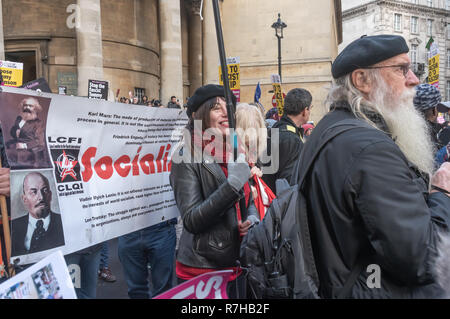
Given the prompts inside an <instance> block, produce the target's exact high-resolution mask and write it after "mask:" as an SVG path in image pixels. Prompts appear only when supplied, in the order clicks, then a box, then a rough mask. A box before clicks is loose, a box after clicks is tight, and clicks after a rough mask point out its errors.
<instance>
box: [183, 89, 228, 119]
mask: <svg viewBox="0 0 450 319" xmlns="http://www.w3.org/2000/svg"><path fill="white" fill-rule="evenodd" d="M230 94H231V98H232V99H233V103H234V104H236V97H235V96H234V94H233V93H231V92H230ZM216 96H225V89H224V87H223V86H222V85H216V84H207V85H204V86H201V87H199V88H198V89H197V90H195V92H194V95H192V96H191V97H190V98H189V100H188V102H187V111H186V114H187V116H188V117H191V116H192V113H193V112H196V111H197V110H198V108H199V107H200V106H201V105H202V104H203V103H205V102H206V101H208V100H209V99H212V98H213V97H216Z"/></svg>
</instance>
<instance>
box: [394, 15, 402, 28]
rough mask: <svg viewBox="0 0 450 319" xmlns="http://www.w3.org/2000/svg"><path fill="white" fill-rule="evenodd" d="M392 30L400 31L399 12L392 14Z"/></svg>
mask: <svg viewBox="0 0 450 319" xmlns="http://www.w3.org/2000/svg"><path fill="white" fill-rule="evenodd" d="M394 30H395V31H402V15H401V14H398V13H396V14H394Z"/></svg>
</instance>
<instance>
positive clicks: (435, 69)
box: [428, 54, 440, 84]
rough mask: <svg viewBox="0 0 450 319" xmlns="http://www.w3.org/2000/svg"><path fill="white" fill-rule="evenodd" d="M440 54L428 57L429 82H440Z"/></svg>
mask: <svg viewBox="0 0 450 319" xmlns="http://www.w3.org/2000/svg"><path fill="white" fill-rule="evenodd" d="M439 56H440V55H439V54H437V55H435V56H433V57H431V58H430V59H428V83H429V84H435V83H436V82H439Z"/></svg>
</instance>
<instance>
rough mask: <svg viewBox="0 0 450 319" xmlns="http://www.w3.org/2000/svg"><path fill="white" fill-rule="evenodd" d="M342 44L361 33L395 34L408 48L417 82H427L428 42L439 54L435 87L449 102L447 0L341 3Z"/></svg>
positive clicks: (449, 17)
mask: <svg viewBox="0 0 450 319" xmlns="http://www.w3.org/2000/svg"><path fill="white" fill-rule="evenodd" d="M342 10H343V12H342V24H343V42H342V44H341V45H340V46H339V49H340V50H342V49H343V48H344V47H345V46H346V45H347V44H349V43H350V42H352V41H353V40H355V39H357V38H359V37H360V36H361V35H363V34H367V35H376V34H398V35H401V36H403V37H404V38H405V40H406V42H407V43H408V45H409V48H410V52H409V55H410V58H411V62H412V68H413V71H414V73H415V74H416V75H417V77H418V78H419V80H420V81H421V82H426V81H427V76H428V56H427V54H428V50H427V48H426V45H427V43H428V41H429V39H430V37H433V40H434V41H435V42H436V43H437V44H438V46H439V51H440V66H439V71H440V72H439V73H440V74H439V88H440V90H441V94H442V96H443V97H444V99H446V100H450V1H449V0H403V1H399V0H376V1H367V0H343V1H342Z"/></svg>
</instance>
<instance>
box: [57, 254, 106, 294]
mask: <svg viewBox="0 0 450 319" xmlns="http://www.w3.org/2000/svg"><path fill="white" fill-rule="evenodd" d="M64 258H65V260H66V263H67V266H68V267H69V272H71V269H74V270H75V271H74V273H71V276H72V278H73V281H74V286H75V292H76V293H77V297H78V299H95V297H96V296H97V278H98V266H99V264H100V249H98V248H97V249H91V250H90V251H89V250H88V251H86V250H82V251H77V252H75V253H72V254H69V255H66V256H64ZM71 265H77V266H78V267H79V268H77V267H76V268H73V266H71ZM74 276H75V278H74Z"/></svg>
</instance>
